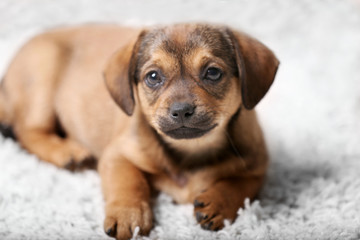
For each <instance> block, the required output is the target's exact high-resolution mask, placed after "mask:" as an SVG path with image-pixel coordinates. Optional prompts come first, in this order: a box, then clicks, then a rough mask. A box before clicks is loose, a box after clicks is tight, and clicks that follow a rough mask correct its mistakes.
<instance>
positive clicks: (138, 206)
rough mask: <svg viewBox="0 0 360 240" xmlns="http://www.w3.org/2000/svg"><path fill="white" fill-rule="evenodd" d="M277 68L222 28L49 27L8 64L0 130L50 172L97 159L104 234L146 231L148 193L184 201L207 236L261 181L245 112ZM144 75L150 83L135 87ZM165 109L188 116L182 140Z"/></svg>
mask: <svg viewBox="0 0 360 240" xmlns="http://www.w3.org/2000/svg"><path fill="white" fill-rule="evenodd" d="M278 64H279V62H278V60H277V59H276V57H275V56H274V54H273V53H272V52H271V51H270V50H269V49H268V48H267V47H265V46H264V45H262V44H261V43H260V42H258V41H257V40H254V39H252V38H250V37H248V36H247V35H245V34H243V33H240V32H236V31H233V30H230V29H228V28H226V27H223V26H211V25H206V24H178V25H173V26H167V27H157V28H151V29H145V30H141V29H133V28H124V27H119V26H81V27H75V28H65V29H56V30H53V31H50V32H47V33H44V34H42V35H39V36H37V37H35V38H34V39H32V40H31V41H29V42H28V43H27V44H26V45H25V46H24V47H23V48H22V49H21V50H20V52H19V53H18V54H17V56H16V57H15V59H14V60H13V62H12V63H11V65H10V67H9V69H8V71H7V73H6V75H5V80H4V82H3V84H2V88H1V94H0V121H1V122H2V123H4V124H8V125H11V126H12V127H13V129H14V132H15V135H16V137H17V138H18V140H19V142H20V144H21V145H22V146H23V147H24V148H26V149H27V150H28V151H29V152H31V153H34V154H36V155H38V156H39V158H40V159H42V160H45V161H47V162H50V163H53V164H55V165H56V166H58V167H67V168H70V169H74V168H79V167H81V166H83V163H84V160H86V161H88V160H89V159H91V157H92V156H94V157H95V158H97V159H99V164H98V170H99V174H100V176H101V180H102V188H103V193H104V198H105V202H106V209H105V211H106V219H105V221H104V229H105V231H106V232H107V234H109V235H110V236H114V237H116V238H117V239H127V238H130V237H131V234H132V231H133V230H134V228H135V227H136V226H140V229H141V234H145V235H146V234H148V233H149V231H150V230H151V228H152V211H151V207H150V203H149V199H150V195H151V189H156V190H161V191H164V192H166V193H168V194H170V195H171V196H172V197H173V198H174V199H175V200H176V201H177V202H179V203H186V202H193V203H194V206H195V208H194V215H195V216H196V218H197V220H198V222H199V223H200V224H201V226H202V227H203V228H205V229H211V230H218V229H220V228H222V227H223V226H224V225H223V220H224V219H230V220H234V219H235V217H236V212H237V210H238V208H239V207H242V206H243V203H244V199H245V198H251V199H252V198H254V197H255V196H256V194H257V193H258V191H259V189H260V187H261V185H262V183H263V181H264V176H265V172H266V168H267V161H268V157H267V152H266V147H265V143H264V139H263V136H262V131H261V129H260V126H259V124H258V122H257V119H256V114H255V112H254V110H252V108H253V107H254V106H255V105H256V104H257V103H258V102H259V101H260V100H261V98H262V97H263V96H264V95H265V93H266V92H267V90H268V89H269V87H270V85H271V84H272V82H273V80H274V77H275V73H276V69H277V66H278ZM209 67H212V68H217V69H220V70H221V78H220V80H219V81H210V80H208V78H206V77H204V76H208V75H206V74H208V71H209V70H208V69H209ZM152 71H156V72H157V75H156V76H157V77H158V78H157V79H158V80H159V79H160V80H159V82H156V84H157V83H159V84H158V85H149V81H150V80H152V79H150V80H149V81H148V80H146V81H145V80H144V79H149V77H148V76H149V73H151V72H152ZM103 75H104V77H105V81H104V80H103V78H102V77H103ZM154 76H155V75H154ZM159 76H160V77H159ZM155 80H156V79H155ZM155 80H154V81H155ZM156 81H157V80H156ZM154 86H155V87H154ZM175 103H176V104H177V103H187V104H188V105H189V106H190V107H191V108H189V109H190V110H186V111H187V112H186V113H185V114H187V115H184V116H183V115H181V116H180V117H182V118H183V120H184V122H182V123H181V124H183V125H184V126H185V125H186V127H188V129H190V128H191V129H190V130H189V131H188V132H186V131H187V130H188V129H187V130H182V129H181V130H179V129H178V128H176V130H174V131H173V129H174V126H178V127H180V125H179V124H180V123H178V122H177V121H181V119H180V120H179V118H178V117H179V115H178V112H176V111H178V110H177V109H176V110H174V111H175V112H174V113H172V112H171V111H173V109H175V107H176V106H177V105H176V104H175ZM181 106H183V105H181ZM182 109H183V108H182ZM169 112H170V114H169ZM189 116H191V117H189ZM59 129H61V130H62V131H63V132H64V133H65V135H64V136H59V134H57V133H58V132H59ZM178 130H179V131H178ZM196 131H198V133H197V132H196ZM206 131H207V132H206ZM171 134H173V135H171ZM86 161H85V162H86Z"/></svg>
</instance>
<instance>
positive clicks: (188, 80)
mask: <svg viewBox="0 0 360 240" xmlns="http://www.w3.org/2000/svg"><path fill="white" fill-rule="evenodd" d="M186 39H187V36H186V30H184V33H182V34H177V33H171V36H170V37H169V38H168V39H167V41H166V44H169V42H170V44H171V49H170V50H167V48H166V47H168V46H169V45H166V47H164V46H161V44H160V45H158V46H157V47H156V48H155V49H154V47H153V48H152V53H151V54H149V55H151V57H150V58H149V60H148V61H146V62H145V63H144V64H143V66H142V67H141V69H140V70H139V83H138V85H137V88H138V93H139V101H140V105H141V108H142V111H143V112H144V113H145V116H146V118H147V120H148V122H149V123H150V124H151V126H152V127H153V128H154V129H155V130H156V131H157V132H158V133H159V134H160V135H161V136H162V137H163V138H164V140H165V141H167V142H168V143H170V144H171V145H173V146H174V147H176V148H178V149H181V150H184V151H188V152H199V151H201V150H206V149H209V148H216V147H217V146H221V145H223V144H222V143H223V141H225V140H226V127H227V123H228V122H229V120H230V119H231V117H232V116H233V115H234V114H235V112H236V111H237V110H238V108H239V107H240V103H241V96H240V86H239V80H238V79H237V77H235V76H234V70H233V68H232V67H231V66H233V63H229V62H226V61H228V60H226V59H222V58H220V57H218V56H215V55H214V54H212V49H209V47H208V46H206V45H201V44H200V45H199V46H193V48H192V49H189V48H187V49H186V51H185V48H186V47H188V46H186V45H185V42H186ZM182 48H184V51H181V49H182ZM173 49H175V51H172V50H173ZM227 59H229V58H227ZM210 67H213V68H217V69H220V70H221V72H222V78H221V79H220V80H219V81H218V82H211V81H206V80H204V74H205V73H206V71H207V69H208V68H210ZM150 71H157V72H158V73H159V74H160V75H161V77H162V78H163V81H162V83H161V85H159V86H158V87H156V88H151V87H149V86H147V84H146V83H145V81H144V79H145V78H146V75H147V74H148V73H149V72H150ZM183 101H186V102H189V103H191V104H194V105H195V106H196V108H195V114H196V116H195V117H194V118H196V117H198V116H206V119H210V120H211V121H210V120H209V121H205V124H208V125H209V126H212V125H216V127H215V128H214V129H212V130H211V131H209V132H208V133H206V134H205V135H203V136H201V137H199V138H192V139H174V138H171V137H169V136H168V135H167V134H165V133H164V132H163V131H162V125H163V124H164V122H166V124H170V125H171V124H172V119H171V117H170V116H169V115H170V114H169V109H170V107H171V106H172V104H173V103H174V102H183ZM199 119H202V118H201V117H199ZM194 124H195V126H196V122H195V123H194Z"/></svg>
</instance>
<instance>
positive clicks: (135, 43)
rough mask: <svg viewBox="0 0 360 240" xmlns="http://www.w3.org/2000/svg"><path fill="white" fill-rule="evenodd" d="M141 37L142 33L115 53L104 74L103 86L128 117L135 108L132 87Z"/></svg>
mask: <svg viewBox="0 0 360 240" xmlns="http://www.w3.org/2000/svg"><path fill="white" fill-rule="evenodd" d="M143 35H144V32H142V33H141V34H140V35H139V36H138V37H137V38H136V39H134V40H132V41H130V42H129V44H127V45H126V46H124V47H122V48H121V49H120V50H118V51H117V52H115V54H114V55H113V56H112V57H111V58H110V59H109V61H108V63H107V66H106V67H105V72H104V77H105V84H106V86H107V88H108V90H109V92H110V95H111V96H112V98H113V99H114V100H115V102H116V103H117V104H118V105H119V106H120V108H121V109H122V110H123V111H124V112H125V113H126V114H127V115H128V116H131V115H132V114H133V112H134V108H135V98H134V90H133V85H134V84H135V77H136V76H135V72H136V64H137V58H138V57H137V53H138V51H139V45H140V41H141V38H142V36H143Z"/></svg>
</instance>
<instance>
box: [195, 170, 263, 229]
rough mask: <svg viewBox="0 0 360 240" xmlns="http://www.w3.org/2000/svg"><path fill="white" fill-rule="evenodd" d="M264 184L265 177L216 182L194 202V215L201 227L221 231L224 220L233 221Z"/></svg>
mask: <svg viewBox="0 0 360 240" xmlns="http://www.w3.org/2000/svg"><path fill="white" fill-rule="evenodd" d="M262 182H263V177H254V178H231V179H224V180H220V181H218V182H216V183H215V184H214V185H213V186H211V187H209V188H208V189H206V190H204V191H203V192H202V193H200V194H199V195H198V196H197V197H196V198H195V200H194V215H195V217H196V220H197V221H198V222H199V223H200V225H201V227H202V228H204V229H207V230H215V231H217V230H219V229H221V228H223V227H224V219H229V220H230V221H233V220H234V219H235V218H236V215H237V211H238V209H239V208H240V207H243V206H244V200H245V199H246V198H250V199H252V198H254V197H255V196H256V194H257V192H258V191H259V188H260V187H261V185H262Z"/></svg>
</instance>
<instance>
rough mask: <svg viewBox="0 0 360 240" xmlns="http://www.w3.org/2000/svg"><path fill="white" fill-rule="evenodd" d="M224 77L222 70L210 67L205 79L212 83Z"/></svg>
mask: <svg viewBox="0 0 360 240" xmlns="http://www.w3.org/2000/svg"><path fill="white" fill-rule="evenodd" d="M221 77H222V72H221V70H220V69H218V68H215V67H210V68H208V69H207V70H206V72H205V76H204V79H206V80H210V81H214V82H215V81H219V80H220V79H221Z"/></svg>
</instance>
